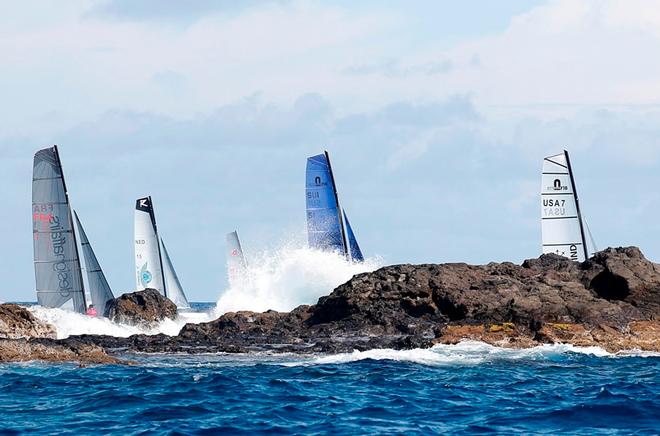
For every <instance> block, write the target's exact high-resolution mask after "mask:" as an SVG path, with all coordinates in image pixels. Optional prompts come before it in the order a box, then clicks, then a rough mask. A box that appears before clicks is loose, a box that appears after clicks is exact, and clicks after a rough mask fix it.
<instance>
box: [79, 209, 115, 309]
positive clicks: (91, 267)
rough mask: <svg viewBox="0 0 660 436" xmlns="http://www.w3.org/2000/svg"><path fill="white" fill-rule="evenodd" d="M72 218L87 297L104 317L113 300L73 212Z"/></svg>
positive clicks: (92, 250)
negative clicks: (84, 271) (78, 245)
mask: <svg viewBox="0 0 660 436" xmlns="http://www.w3.org/2000/svg"><path fill="white" fill-rule="evenodd" d="M73 216H74V218H75V219H76V227H77V229H78V234H79V235H80V245H81V246H82V249H83V257H84V259H85V267H86V270H87V283H88V284H89V289H88V291H89V296H90V298H91V300H92V304H93V305H94V307H95V308H96V310H97V312H98V313H99V314H101V315H104V316H105V313H106V306H107V304H108V302H109V301H110V300H112V299H113V298H114V295H113V294H112V290H111V289H110V285H109V284H108V281H107V280H106V278H105V274H103V270H102V269H101V265H100V263H99V261H98V259H97V257H96V254H95V253H94V249H93V248H92V244H90V242H89V239H88V238H87V234H86V233H85V229H84V228H83V226H82V223H81V222H80V218H79V217H78V214H77V213H76V212H75V211H74V212H73Z"/></svg>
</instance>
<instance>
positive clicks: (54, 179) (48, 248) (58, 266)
mask: <svg viewBox="0 0 660 436" xmlns="http://www.w3.org/2000/svg"><path fill="white" fill-rule="evenodd" d="M75 219H76V223H77V225H78V233H79V234H80V238H81V247H82V250H83V255H84V257H85V266H86V269H87V278H88V288H89V289H88V291H89V300H91V303H92V304H93V305H94V306H95V307H96V309H97V312H98V313H99V314H101V315H105V310H106V304H107V302H108V301H110V300H112V299H113V298H114V297H113V295H112V291H111V290H110V286H109V285H108V282H107V280H106V279H105V275H104V274H103V271H102V270H101V266H100V265H99V262H98V260H97V258H96V255H95V254H94V250H93V249H92V246H91V244H90V243H89V240H88V239H87V235H86V234H85V231H84V230H83V228H82V224H81V223H80V220H79V219H78V216H77V215H75ZM32 234H33V248H34V274H35V280H36V288H37V302H38V304H39V305H41V306H44V307H51V308H55V307H63V306H71V307H72V309H73V310H74V311H76V312H78V313H85V312H86V311H87V302H88V298H87V295H86V292H85V285H84V281H83V277H82V268H81V262H80V256H79V254H78V244H77V239H76V230H75V228H74V226H73V216H72V210H71V205H70V203H69V193H68V191H67V189H66V183H65V182H64V172H63V170H62V162H61V161H60V155H59V151H58V149H57V146H56V145H55V146H53V147H50V148H44V149H43V150H39V151H37V152H36V153H35V155H34V164H33V170H32Z"/></svg>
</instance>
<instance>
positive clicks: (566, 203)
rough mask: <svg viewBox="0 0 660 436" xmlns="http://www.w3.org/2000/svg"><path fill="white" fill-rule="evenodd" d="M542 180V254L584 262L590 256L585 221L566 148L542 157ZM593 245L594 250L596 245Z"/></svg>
mask: <svg viewBox="0 0 660 436" xmlns="http://www.w3.org/2000/svg"><path fill="white" fill-rule="evenodd" d="M541 180H542V181H541V202H542V204H541V230H542V238H543V253H556V254H559V255H560V256H564V257H568V258H569V259H571V260H575V261H578V262H584V261H585V260H586V259H588V258H589V248H588V247H587V240H586V238H585V226H586V222H585V221H584V219H583V216H582V212H581V211H580V202H579V200H578V195H577V191H576V189H575V179H574V177H573V170H572V168H571V160H570V158H569V156H568V152H567V151H566V150H564V152H563V153H560V154H556V155H553V156H548V157H546V158H544V159H543V174H542V177H541ZM587 230H588V228H587ZM592 245H594V249H595V244H593V243H592Z"/></svg>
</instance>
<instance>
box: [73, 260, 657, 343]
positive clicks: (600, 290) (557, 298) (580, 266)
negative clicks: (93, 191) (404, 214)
mask: <svg viewBox="0 0 660 436" xmlns="http://www.w3.org/2000/svg"><path fill="white" fill-rule="evenodd" d="M73 339H74V340H78V341H83V342H85V343H93V344H98V345H101V346H103V347H106V348H108V349H113V350H123V351H143V352H189V353H196V352H249V351H263V350H269V351H281V352H299V353H304V352H344V351H352V350H356V349H357V350H366V349H371V348H395V349H405V348H417V347H429V346H432V345H433V344H436V343H453V342H457V341H459V340H461V339H475V340H483V341H485V342H489V343H493V344H497V345H501V346H517V347H527V346H533V345H538V344H541V343H555V342H564V343H574V344H576V345H598V346H601V347H603V348H606V349H608V350H611V351H617V350H619V349H628V348H640V349H644V350H655V351H660V265H657V264H654V263H652V262H649V261H648V260H646V259H645V258H644V256H643V255H642V253H641V252H640V251H639V249H637V248H635V247H629V248H616V249H607V250H605V251H602V252H599V253H597V254H596V255H595V256H594V257H593V258H591V259H590V260H588V261H586V262H584V263H577V262H572V261H570V260H568V259H566V258H563V257H559V256H556V255H552V254H550V255H543V256H541V257H539V258H537V259H530V260H527V261H525V262H524V263H523V264H522V265H515V264H513V263H509V262H504V263H490V264H488V265H479V266H475V265H468V264H463V263H452V264H440V265H433V264H428V265H393V266H387V267H384V268H381V269H379V270H377V271H374V272H371V273H365V274H359V275H356V276H354V277H353V278H352V279H351V280H349V281H348V282H347V283H345V284H343V285H341V286H339V287H338V288H337V289H335V290H334V291H333V292H332V293H331V294H330V295H328V296H326V297H322V298H321V299H319V301H318V303H317V304H315V305H312V306H300V307H298V308H296V309H294V310H293V311H291V312H288V313H281V312H274V311H268V312H264V313H253V312H236V313H233V312H232V313H226V314H224V315H222V316H221V317H220V318H218V319H217V320H215V321H212V322H208V323H202V324H187V325H186V326H184V327H183V329H182V330H181V332H180V333H179V335H178V336H176V337H169V336H165V335H156V336H146V335H136V336H132V337H130V338H114V337H107V336H104V337H100V336H81V337H77V338H73Z"/></svg>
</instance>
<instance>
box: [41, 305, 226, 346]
mask: <svg viewBox="0 0 660 436" xmlns="http://www.w3.org/2000/svg"><path fill="white" fill-rule="evenodd" d="M29 310H30V312H32V314H33V315H34V316H36V317H37V318H38V319H40V320H41V321H44V322H47V323H49V324H52V325H53V326H55V329H56V331H57V338H58V339H64V338H68V337H69V336H75V335H107V336H115V337H122V338H126V337H129V336H131V335H136V334H146V335H156V334H159V333H163V334H166V335H168V336H176V335H177V334H178V333H179V331H180V330H181V328H182V327H183V326H184V325H186V324H187V323H201V322H207V321H211V320H212V319H214V315H213V313H207V312H192V313H186V312H181V313H179V317H178V318H177V319H176V320H171V319H166V320H163V321H162V322H160V323H159V324H158V325H157V326H156V327H154V328H143V327H138V326H131V325H126V324H117V323H115V322H113V321H110V320H109V319H107V318H103V317H91V316H87V315H83V314H79V313H76V312H73V311H70V310H65V309H57V308H47V307H42V306H31V307H30V308H29Z"/></svg>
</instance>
